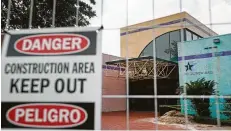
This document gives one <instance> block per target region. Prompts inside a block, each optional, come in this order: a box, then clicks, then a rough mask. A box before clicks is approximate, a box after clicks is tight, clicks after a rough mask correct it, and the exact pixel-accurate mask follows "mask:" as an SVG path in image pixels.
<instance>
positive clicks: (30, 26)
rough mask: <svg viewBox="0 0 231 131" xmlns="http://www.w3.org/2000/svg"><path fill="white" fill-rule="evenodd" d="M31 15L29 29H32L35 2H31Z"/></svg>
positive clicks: (32, 0) (31, 0)
mask: <svg viewBox="0 0 231 131" xmlns="http://www.w3.org/2000/svg"><path fill="white" fill-rule="evenodd" d="M30 2H31V3H30V15H29V24H28V25H29V29H31V28H32V16H33V6H34V0H30Z"/></svg>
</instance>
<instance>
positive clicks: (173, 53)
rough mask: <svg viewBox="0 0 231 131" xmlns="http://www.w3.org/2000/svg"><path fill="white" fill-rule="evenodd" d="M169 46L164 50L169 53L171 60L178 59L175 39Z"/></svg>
mask: <svg viewBox="0 0 231 131" xmlns="http://www.w3.org/2000/svg"><path fill="white" fill-rule="evenodd" d="M171 45H172V46H171V48H169V49H166V50H165V51H164V52H165V53H166V54H170V55H171V60H172V61H178V60H177V59H178V49H177V41H172V43H171Z"/></svg>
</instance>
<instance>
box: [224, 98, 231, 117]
mask: <svg viewBox="0 0 231 131" xmlns="http://www.w3.org/2000/svg"><path fill="white" fill-rule="evenodd" d="M223 113H224V115H225V116H227V117H228V119H230V120H231V98H226V99H225V103H224V112H223Z"/></svg>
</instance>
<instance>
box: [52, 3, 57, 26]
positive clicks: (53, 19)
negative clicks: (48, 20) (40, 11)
mask: <svg viewBox="0 0 231 131" xmlns="http://www.w3.org/2000/svg"><path fill="white" fill-rule="evenodd" d="M55 13H56V0H53V11H52V27H53V28H54V27H55Z"/></svg>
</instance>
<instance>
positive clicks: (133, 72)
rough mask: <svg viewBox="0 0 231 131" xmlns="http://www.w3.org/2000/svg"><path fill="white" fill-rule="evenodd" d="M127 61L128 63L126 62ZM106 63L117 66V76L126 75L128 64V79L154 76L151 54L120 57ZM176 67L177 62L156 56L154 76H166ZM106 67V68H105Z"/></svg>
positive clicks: (151, 77)
mask: <svg viewBox="0 0 231 131" xmlns="http://www.w3.org/2000/svg"><path fill="white" fill-rule="evenodd" d="M127 61H128V64H126V63H127ZM106 65H110V66H114V67H117V68H119V69H120V70H119V73H118V74H119V77H125V76H126V69H127V65H128V75H129V79H132V80H142V79H153V78H154V61H153V57H152V56H147V57H139V58H131V59H128V60H126V59H120V60H114V61H109V62H106ZM176 67H177V63H175V62H172V61H167V60H163V59H159V58H156V75H157V76H156V77H157V78H158V79H163V78H168V77H169V75H170V74H171V73H172V72H173V70H174V69H175V68H176ZM106 69H107V68H106Z"/></svg>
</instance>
